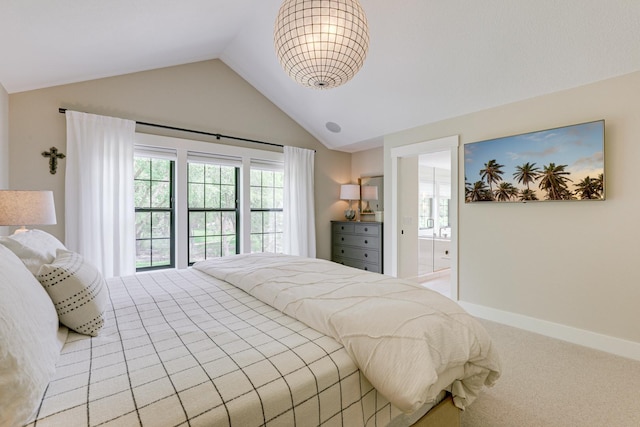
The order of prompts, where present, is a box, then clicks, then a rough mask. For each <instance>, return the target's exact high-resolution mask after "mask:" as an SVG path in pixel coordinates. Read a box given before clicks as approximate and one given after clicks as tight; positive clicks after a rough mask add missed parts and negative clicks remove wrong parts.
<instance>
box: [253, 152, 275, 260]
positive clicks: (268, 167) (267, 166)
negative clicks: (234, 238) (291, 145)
mask: <svg viewBox="0 0 640 427" xmlns="http://www.w3.org/2000/svg"><path fill="white" fill-rule="evenodd" d="M254 170H259V171H260V172H261V173H262V172H264V171H272V172H281V173H282V174H283V177H282V181H283V183H282V187H276V186H275V185H274V186H271V187H265V186H264V185H262V184H263V183H262V182H261V185H259V186H256V185H252V183H251V182H249V190H250V191H251V189H252V188H255V187H259V188H261V189H263V188H273V189H274V191H275V189H277V188H282V190H283V206H282V207H281V208H275V207H274V208H264V207H260V208H253V207H250V211H251V216H253V214H254V213H261V214H263V215H262V221H261V222H262V225H261V232H260V233H254V232H253V224H252V226H251V229H250V230H249V231H250V233H251V236H250V237H253V236H254V235H261V236H262V245H261V247H262V250H261V251H260V252H265V246H264V236H265V235H274V238H275V239H276V240H275V241H274V244H275V248H274V249H276V250H275V251H274V252H273V253H282V251H280V252H278V251H277V249H278V243H277V239H278V237H277V235H278V234H279V235H280V241H281V243H282V235H283V230H282V231H277V230H276V231H274V232H265V231H264V213H265V212H279V213H280V214H281V215H284V165H282V164H278V163H264V162H253V163H252V164H251V171H254ZM261 194H262V191H261ZM261 199H262V196H261ZM283 220H284V219H283ZM277 223H278V222H277V220H276V226H277ZM281 249H282V248H281ZM249 250H250V251H251V252H253V240H252V241H251V246H250V247H249Z"/></svg>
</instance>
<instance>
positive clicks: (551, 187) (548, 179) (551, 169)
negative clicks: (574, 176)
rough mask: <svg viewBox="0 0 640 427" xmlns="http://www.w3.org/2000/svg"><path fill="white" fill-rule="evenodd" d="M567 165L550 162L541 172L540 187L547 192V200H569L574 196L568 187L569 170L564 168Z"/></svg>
mask: <svg viewBox="0 0 640 427" xmlns="http://www.w3.org/2000/svg"><path fill="white" fill-rule="evenodd" d="M566 167H567V165H557V166H556V164H555V163H549V164H548V165H547V166H545V167H544V168H543V170H542V172H541V173H540V183H539V184H538V187H539V188H540V189H541V190H544V191H546V192H547V200H568V199H571V198H572V195H571V192H570V191H569V188H568V187H567V181H569V182H573V181H571V179H569V178H567V177H566V175H569V172H567V171H565V170H564V169H565V168H566Z"/></svg>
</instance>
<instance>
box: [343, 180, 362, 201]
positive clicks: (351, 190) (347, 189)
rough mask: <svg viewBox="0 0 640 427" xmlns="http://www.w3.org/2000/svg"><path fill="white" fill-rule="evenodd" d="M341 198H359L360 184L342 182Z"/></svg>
mask: <svg viewBox="0 0 640 427" xmlns="http://www.w3.org/2000/svg"><path fill="white" fill-rule="evenodd" d="M340 198H341V199H342V200H360V186H359V185H358V184H344V185H341V186H340Z"/></svg>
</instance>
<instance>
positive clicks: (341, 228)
mask: <svg viewBox="0 0 640 427" xmlns="http://www.w3.org/2000/svg"><path fill="white" fill-rule="evenodd" d="M354 225H355V224H354V223H352V222H345V223H333V224H331V231H332V232H333V234H334V235H335V234H336V233H353V230H354Z"/></svg>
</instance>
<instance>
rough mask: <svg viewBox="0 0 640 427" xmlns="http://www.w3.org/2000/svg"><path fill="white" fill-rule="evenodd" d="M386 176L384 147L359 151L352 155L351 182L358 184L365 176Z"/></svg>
mask: <svg viewBox="0 0 640 427" xmlns="http://www.w3.org/2000/svg"><path fill="white" fill-rule="evenodd" d="M383 174H384V149H383V147H379V148H372V149H370V150H364V151H358V152H357V153H353V154H352V155H351V182H353V183H354V184H355V183H357V182H358V178H360V177H363V176H377V175H383Z"/></svg>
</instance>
